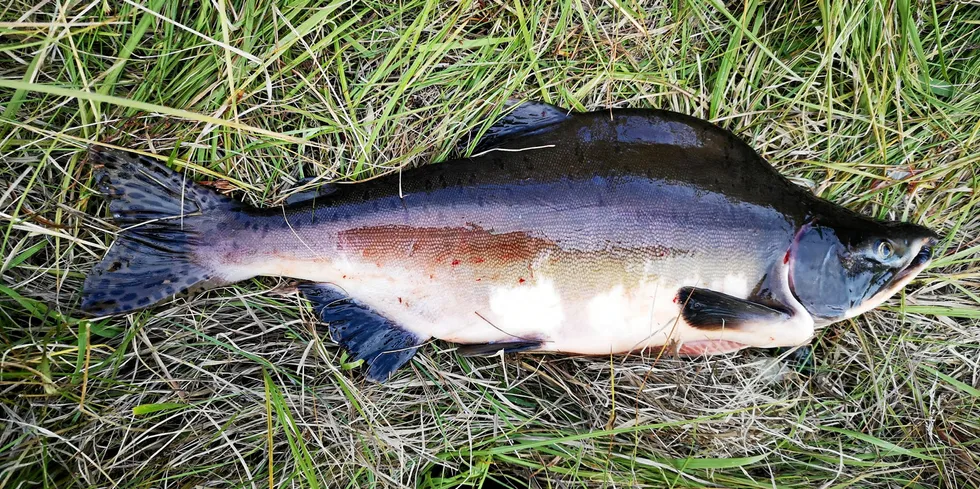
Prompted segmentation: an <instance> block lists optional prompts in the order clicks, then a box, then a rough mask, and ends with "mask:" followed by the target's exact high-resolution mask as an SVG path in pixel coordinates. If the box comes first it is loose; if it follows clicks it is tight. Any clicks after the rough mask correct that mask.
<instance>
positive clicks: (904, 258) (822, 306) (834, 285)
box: [785, 215, 939, 326]
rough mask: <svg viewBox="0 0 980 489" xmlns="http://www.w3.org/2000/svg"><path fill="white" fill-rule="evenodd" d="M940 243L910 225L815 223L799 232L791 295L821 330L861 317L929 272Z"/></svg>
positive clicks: (851, 220) (855, 220)
mask: <svg viewBox="0 0 980 489" xmlns="http://www.w3.org/2000/svg"><path fill="white" fill-rule="evenodd" d="M938 238H939V236H938V235H937V234H936V233H934V232H933V231H932V230H930V229H928V228H925V227H923V226H918V225H915V224H911V223H905V222H894V221H891V222H888V221H876V220H872V219H868V218H865V217H863V216H856V215H854V216H847V218H846V219H843V220H838V221H837V222H834V220H831V219H819V218H818V219H815V220H813V221H810V222H809V223H808V224H806V225H804V226H803V227H802V228H801V229H800V230H799V231H798V232H797V234H796V237H795V239H794V242H793V244H792V245H791V247H790V250H789V251H788V252H787V255H786V259H785V262H786V264H787V265H788V267H789V274H788V275H789V287H790V290H791V291H792V293H793V295H794V296H795V297H796V299H797V300H798V301H799V302H800V303H801V304H802V305H803V307H805V308H806V309H807V311H808V312H809V313H810V315H811V316H812V317H813V319H814V323H815V324H816V325H817V326H825V325H828V324H831V323H834V322H836V321H840V320H843V319H847V318H851V317H854V316H858V315H860V314H863V313H865V312H867V311H870V310H871V309H874V308H875V307H877V306H878V305H880V304H881V303H882V302H884V301H885V300H887V299H888V298H889V297H891V296H892V295H894V294H895V293H896V292H898V291H899V290H901V289H902V288H903V287H904V286H905V285H906V284H907V283H909V282H910V281H911V280H912V279H913V278H914V277H915V276H916V275H918V274H919V272H921V271H922V270H924V269H925V268H926V267H927V266H928V265H929V263H930V262H931V261H932V250H933V247H934V246H935V244H936V242H937V240H938Z"/></svg>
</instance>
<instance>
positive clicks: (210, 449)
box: [0, 0, 980, 488]
mask: <svg viewBox="0 0 980 489" xmlns="http://www.w3.org/2000/svg"><path fill="white" fill-rule="evenodd" d="M185 3H186V2H173V1H166V0H123V1H108V0H93V1H86V0H83V1H70V0H53V1H35V0H8V1H7V2H4V4H3V6H0V104H2V107H0V110H2V114H0V230H2V242H0V259H2V264H0V345H2V347H0V393H2V396H0V487H11V488H18V487H24V488H27V487H59V488H60V487H107V486H120V487H127V488H129V487H266V486H276V487H311V488H313V487H361V486H374V485H376V486H382V487H403V486H421V487H431V488H436V487H455V486H458V485H473V486H480V485H482V486H483V487H490V486H491V485H492V484H493V483H494V482H498V483H502V484H505V485H508V486H511V487H553V486H559V487H566V486H569V487H593V486H595V487H629V486H654V487H660V486H670V487H703V486H717V487H839V486H847V485H858V486H866V487H936V486H941V487H977V486H980V421H978V420H980V305H978V302H980V300H978V296H980V239H978V238H977V236H978V229H980V212H978V209H980V207H978V205H977V204H978V200H980V195H978V190H980V174H978V173H980V172H978V171H977V170H978V168H980V163H978V162H980V8H978V7H977V6H975V5H973V6H971V5H967V4H962V3H954V2H947V1H924V2H916V3H910V1H909V0H899V1H897V2H894V4H893V2H890V1H885V0H868V1H863V2H839V3H831V2H801V4H803V5H801V6H797V5H793V4H789V3H787V4H783V3H782V2H765V3H760V2H757V1H748V2H747V3H745V4H742V3H732V4H730V5H724V4H722V3H720V2H719V1H717V0H715V1H707V2H704V1H690V2H687V3H677V4H669V3H664V2H636V1H634V0H607V1H605V2H599V1H595V2H593V1H584V0H571V1H567V2H550V3H538V2H534V4H533V5H532V4H531V2H512V1H498V0H483V1H465V0H464V1H461V2H458V3H457V2H446V3H435V2H426V1H424V0H403V1H401V2H398V3H397V4H396V3H395V2H390V1H388V0H375V1H362V2H358V3H349V2H342V1H336V2H333V3H328V2H324V4H323V5H322V6H320V5H316V6H314V5H313V3H311V2H306V1H304V0H276V1H275V2H266V1H259V0H245V1H237V0H236V1H228V0H215V1H213V2H202V3H201V4H200V5H197V6H192V7H187V6H181V4H185ZM512 96H513V97H521V98H529V99H540V100H545V101H549V102H553V103H556V104H559V105H562V106H565V107H571V108H575V109H596V108H600V107H608V106H616V107H623V106H634V107H663V108H670V109H673V110H678V111H681V112H685V113H689V114H693V115H697V116H700V117H704V118H708V119H711V120H713V121H715V122H717V123H719V124H721V125H722V126H725V127H727V128H730V129H732V130H734V131H736V132H737V133H739V134H741V135H742V136H744V138H746V139H747V140H748V141H750V142H751V144H752V145H753V146H754V147H756V148H757V149H758V150H759V151H760V152H761V153H762V154H763V155H764V156H765V157H766V158H768V159H769V160H770V161H772V162H773V163H774V164H775V165H777V166H778V167H779V168H780V170H781V171H783V172H784V173H785V174H787V175H790V176H791V177H792V178H793V179H794V181H796V182H798V183H800V184H802V185H807V186H809V187H810V188H812V189H813V191H814V192H816V193H818V194H820V195H822V196H825V197H828V198H832V199H834V200H836V201H838V202H840V203H842V204H844V205H847V206H849V207H851V208H854V209H857V210H861V211H862V212H866V213H869V214H873V215H875V216H879V217H889V218H893V219H907V220H912V221H916V222H919V223H922V224H925V225H928V226H931V227H933V228H934V229H937V230H939V231H941V232H942V233H943V234H944V235H945V239H944V240H943V241H942V244H941V245H940V246H939V249H938V251H939V254H940V255H941V256H940V257H939V258H938V259H937V260H936V262H935V264H934V265H933V267H931V268H930V269H929V270H927V271H926V272H925V273H924V274H923V275H922V277H921V279H919V280H917V281H916V282H914V283H913V284H912V285H911V286H909V287H908V288H907V290H906V291H905V293H904V294H901V295H900V296H898V297H896V298H895V299H893V300H891V301H890V302H889V303H888V304H887V305H886V306H885V307H883V308H881V309H879V310H877V311H875V312H872V313H869V314H867V315H865V316H864V317H862V318H859V319H856V320H851V321H845V322H843V323H840V324H837V325H834V326H832V327H830V328H828V329H826V330H824V331H823V332H821V334H820V335H819V337H818V338H817V339H816V340H815V352H816V362H817V366H816V369H815V372H814V373H813V374H811V375H800V374H798V373H796V372H795V371H792V370H791V369H789V368H787V366H786V364H785V362H783V361H781V360H780V359H778V358H773V357H772V356H771V355H770V354H768V353H765V352H757V351H756V352H753V351H748V352H742V353H739V354H735V355H730V356H727V357H722V358H713V359H700V360H693V361H690V360H678V359H671V358H665V359H660V360H659V361H656V362H653V361H652V360H651V359H645V358H640V357H635V356H634V357H622V356H616V357H613V358H608V359H602V358H599V359H595V358H574V357H567V356H544V355H524V356H521V355H512V356H507V357H504V358H503V359H500V358H496V359H463V358H459V357H458V356H456V355H455V354H454V353H453V352H452V351H449V350H447V348H446V347H445V345H439V344H436V345H435V346H434V347H429V348H425V349H423V351H421V352H420V354H419V355H418V356H417V357H416V358H417V361H415V362H414V363H413V364H412V366H411V367H410V368H406V369H403V370H402V371H400V372H399V374H398V375H397V378H396V379H394V380H393V381H392V382H390V383H389V384H387V385H385V386H379V385H374V384H370V383H366V382H365V381H364V379H363V376H362V375H361V374H360V373H359V371H358V369H356V368H351V366H350V365H348V364H347V363H345V358H344V357H343V356H342V355H341V353H340V351H339V350H338V349H337V348H336V347H335V346H334V345H332V344H330V343H329V341H328V338H325V332H324V330H323V329H320V328H316V327H315V326H314V323H313V321H312V319H311V315H310V313H309V310H308V308H307V307H306V305H305V304H304V303H303V302H302V301H301V300H300V299H299V298H297V297H296V296H295V295H294V294H287V293H283V291H284V290H285V287H286V286H287V285H288V282H286V281H278V280H275V279H263V280H255V281H251V282H247V283H241V284H238V285H236V286H233V287H228V288H224V289H221V290H217V291H213V292H209V293H205V294H203V295H199V296H195V297H193V298H190V299H189V300H184V299H178V300H176V301H174V302H173V303H171V304H168V305H165V306H161V307H158V308H155V309H153V310H152V311H149V312H145V313H140V314H134V315H131V316H128V317H125V318H120V319H113V320H107V321H98V322H86V321H81V320H79V317H80V316H79V315H78V313H77V309H76V308H77V305H78V301H79V288H80V284H81V281H82V279H83V277H84V274H85V272H86V271H87V270H88V269H89V268H90V267H91V266H92V265H93V264H94V263H95V262H96V261H97V260H98V259H99V258H100V256H101V254H102V253H103V252H104V250H105V248H106V246H107V245H108V244H109V243H111V240H112V235H111V234H110V233H109V232H108V231H107V230H109V229H111V226H110V225H108V224H107V223H106V221H105V220H104V218H105V215H106V214H105V207H104V203H103V201H102V199H101V198H99V197H98V196H97V195H95V193H94V191H93V190H92V188H91V183H92V182H91V168H90V167H88V166H87V165H86V164H85V162H84V154H85V151H84V149H85V147H86V145H88V144H89V143H92V142H95V141H103V142H109V143H112V144H117V145H121V146H126V147H133V148H139V149H143V150H149V151H154V152H157V153H160V154H163V155H172V156H173V157H174V158H176V159H177V161H178V162H179V165H185V164H187V165H189V167H190V168H191V170H192V172H193V173H192V174H193V175H195V177H196V178H201V179H208V180H219V181H223V182H220V183H221V184H222V185H224V186H225V187H226V188H229V189H232V190H234V194H235V195H236V196H238V197H240V198H242V199H244V200H246V201H248V202H250V203H252V204H256V205H264V206H271V205H277V204H278V203H281V201H282V200H283V198H284V197H286V196H288V195H289V194H290V193H292V192H295V191H296V182H297V181H298V180H300V179H302V178H307V177H316V178H317V179H318V181H326V180H333V179H336V178H347V177H349V178H358V179H360V178H367V177H369V176H371V175H375V174H378V173H381V172H384V171H388V170H390V169H392V168H395V167H400V166H404V165H417V164H424V163H427V162H430V161H434V160H440V159H443V158H445V157H447V155H449V154H450V153H451V152H452V148H453V146H454V144H455V143H456V141H457V140H458V139H459V138H460V137H461V136H463V135H464V134H466V133H467V131H469V130H470V129H471V128H473V127H478V126H480V125H481V124H484V123H486V122H487V121H488V120H489V119H490V118H492V116H493V115H495V114H496V113H498V112H499V110H500V108H501V104H502V102H503V101H504V100H506V99H507V98H508V97H512Z"/></svg>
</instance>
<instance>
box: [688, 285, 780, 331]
mask: <svg viewBox="0 0 980 489" xmlns="http://www.w3.org/2000/svg"><path fill="white" fill-rule="evenodd" d="M675 301H676V302H677V304H678V305H680V306H681V316H682V317H683V319H684V321H685V322H686V323H687V324H689V325H691V326H693V327H695V328H699V329H706V330H716V329H723V328H727V329H742V328H745V327H748V326H751V325H759V324H773V323H779V322H785V321H788V320H789V319H790V318H791V316H790V314H789V313H787V312H785V311H781V310H779V309H774V308H772V307H769V306H766V305H763V304H759V303H756V302H752V301H748V300H745V299H739V298H737V297H733V296H730V295H728V294H723V293H721V292H715V291H713V290H709V289H700V288H697V287H683V288H681V289H680V290H679V291H678V292H677V297H676V299H675Z"/></svg>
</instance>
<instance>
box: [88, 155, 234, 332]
mask: <svg viewBox="0 0 980 489" xmlns="http://www.w3.org/2000/svg"><path fill="white" fill-rule="evenodd" d="M90 159H91V160H92V161H93V162H94V163H95V164H96V165H97V172H96V184H97V185H98V188H99V190H100V191H101V192H103V193H105V194H106V195H107V196H108V197H109V198H110V199H111V200H110V202H109V210H110V212H111V213H112V218H113V221H114V222H115V223H116V224H118V225H119V227H120V228H122V229H121V231H119V235H118V238H117V239H116V241H115V243H113V244H112V246H111V247H110V248H109V251H108V252H107V253H106V255H105V257H104V258H103V259H102V262H101V263H99V264H98V265H96V266H95V268H94V269H93V270H92V271H91V272H90V273H89V275H88V277H87V278H86V279H85V284H84V285H83V287H82V310H83V311H85V312H86V313H89V314H91V315H94V316H104V315H110V314H119V313H124V312H129V311H133V310H136V309H141V308H144V307H147V306H150V305H152V304H155V303H157V302H159V301H161V300H163V299H166V298H167V297H170V296H173V295H174V294H177V293H180V292H183V291H186V290H188V289H190V288H192V287H193V288H198V287H201V288H203V287H208V286H214V285H220V284H221V283H223V282H222V281H221V280H220V279H218V278H217V277H216V276H215V274H214V272H213V271H212V270H210V269H209V268H208V266H207V264H202V263H197V262H196V261H195V257H194V249H195V247H196V246H198V244H199V243H201V242H202V241H203V240H206V239H207V238H206V237H204V236H202V235H203V234H204V233H205V232H206V231H207V230H208V229H212V228H213V222H214V217H215V215H216V214H218V213H220V212H227V211H231V210H234V209H236V208H238V207H239V206H240V205H239V204H237V203H236V202H234V201H232V200H231V199H228V198H227V197H223V196H221V195H219V194H217V193H215V192H213V191H211V190H210V189H207V188H205V187H202V186H200V185H197V184H195V183H194V182H192V181H189V180H185V179H184V177H183V176H181V175H180V174H178V173H176V172H174V171H172V170H170V169H169V168H167V167H166V166H165V165H163V164H161V163H159V162H157V161H154V160H153V159H151V158H148V157H144V156H140V155H138V154H135V153H129V152H124V151H115V150H109V149H105V148H99V147H93V148H91V149H90Z"/></svg>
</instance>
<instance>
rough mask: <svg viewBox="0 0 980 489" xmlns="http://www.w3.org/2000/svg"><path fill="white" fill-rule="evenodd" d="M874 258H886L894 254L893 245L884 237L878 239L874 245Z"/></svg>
mask: <svg viewBox="0 0 980 489" xmlns="http://www.w3.org/2000/svg"><path fill="white" fill-rule="evenodd" d="M874 252H875V258H877V259H879V260H887V259H889V258H891V257H892V256H893V255H895V247H894V245H892V244H891V243H890V242H889V241H888V240H886V239H879V240H878V241H877V242H875V245H874Z"/></svg>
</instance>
